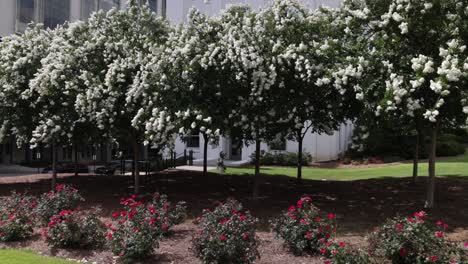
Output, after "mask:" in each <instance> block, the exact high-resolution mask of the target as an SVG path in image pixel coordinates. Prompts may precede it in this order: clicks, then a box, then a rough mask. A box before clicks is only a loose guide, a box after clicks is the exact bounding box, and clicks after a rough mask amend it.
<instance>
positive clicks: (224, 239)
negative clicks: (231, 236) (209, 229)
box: [219, 235, 227, 241]
mask: <svg viewBox="0 0 468 264" xmlns="http://www.w3.org/2000/svg"><path fill="white" fill-rule="evenodd" d="M219 239H220V240H221V241H226V239H227V238H226V236H225V235H222V236H221V237H219Z"/></svg>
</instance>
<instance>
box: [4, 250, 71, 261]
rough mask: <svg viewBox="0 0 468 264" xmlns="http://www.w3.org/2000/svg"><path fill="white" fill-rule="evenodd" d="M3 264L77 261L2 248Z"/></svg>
mask: <svg viewBox="0 0 468 264" xmlns="http://www.w3.org/2000/svg"><path fill="white" fill-rule="evenodd" d="M0 263H1V264H72V263H76V262H71V261H66V260H61V259H56V258H50V257H45V256H41V255H38V254H36V253H33V252H30V251H23V250H10V249H7V250H0Z"/></svg>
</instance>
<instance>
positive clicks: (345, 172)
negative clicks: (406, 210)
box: [226, 150, 468, 181]
mask: <svg viewBox="0 0 468 264" xmlns="http://www.w3.org/2000/svg"><path fill="white" fill-rule="evenodd" d="M418 168H419V169H418V170H419V175H420V176H427V172H428V166H427V162H426V161H420V163H419V166H418ZM260 172H261V173H262V174H269V175H285V176H289V177H296V173H297V169H296V168H295V167H262V168H261V169H260ZM436 172H437V175H438V176H462V177H468V150H467V152H465V154H464V155H461V156H457V157H450V158H444V159H441V160H439V161H437V163H436ZM226 173H227V174H237V175H242V174H254V168H253V167H245V168H233V167H230V168H228V169H227V170H226ZM412 173H413V164H412V163H404V164H397V165H388V166H383V167H379V168H350V169H333V168H331V169H329V168H326V169H323V168H310V167H308V168H303V171H302V175H303V178H304V179H309V180H323V179H326V180H338V181H352V180H365V179H375V178H384V177H394V178H402V177H410V176H412Z"/></svg>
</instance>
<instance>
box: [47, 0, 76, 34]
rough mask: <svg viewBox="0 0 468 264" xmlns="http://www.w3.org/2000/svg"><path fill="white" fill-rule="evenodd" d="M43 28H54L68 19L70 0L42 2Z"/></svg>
mask: <svg viewBox="0 0 468 264" xmlns="http://www.w3.org/2000/svg"><path fill="white" fill-rule="evenodd" d="M43 15H44V26H45V27H46V28H55V27H56V26H57V25H60V24H63V23H65V21H68V20H69V19H70V0H44V14H43Z"/></svg>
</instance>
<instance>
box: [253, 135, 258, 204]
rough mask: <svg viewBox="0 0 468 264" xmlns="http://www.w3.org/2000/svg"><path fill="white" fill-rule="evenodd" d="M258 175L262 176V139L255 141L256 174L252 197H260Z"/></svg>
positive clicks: (255, 198)
mask: <svg viewBox="0 0 468 264" xmlns="http://www.w3.org/2000/svg"><path fill="white" fill-rule="evenodd" d="M258 177H260V139H259V138H257V140H256V141H255V175H254V180H253V193H252V199H253V200H254V201H255V200H257V199H258V180H259V179H258Z"/></svg>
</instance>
